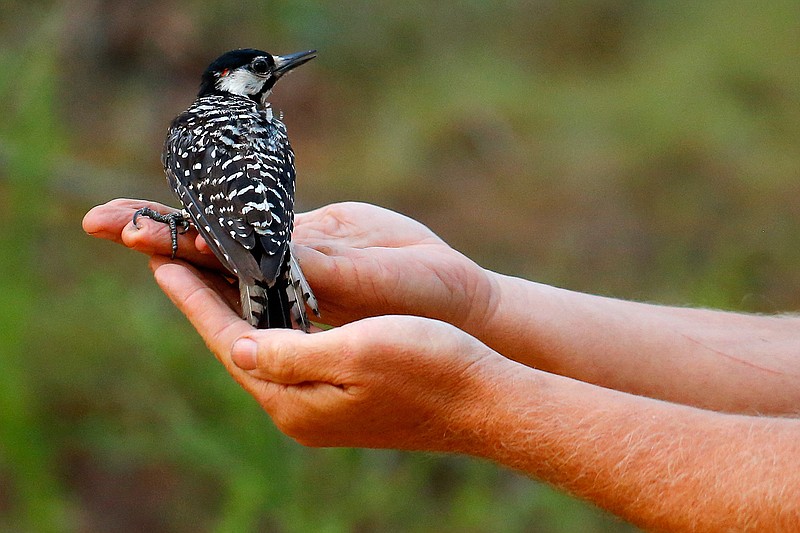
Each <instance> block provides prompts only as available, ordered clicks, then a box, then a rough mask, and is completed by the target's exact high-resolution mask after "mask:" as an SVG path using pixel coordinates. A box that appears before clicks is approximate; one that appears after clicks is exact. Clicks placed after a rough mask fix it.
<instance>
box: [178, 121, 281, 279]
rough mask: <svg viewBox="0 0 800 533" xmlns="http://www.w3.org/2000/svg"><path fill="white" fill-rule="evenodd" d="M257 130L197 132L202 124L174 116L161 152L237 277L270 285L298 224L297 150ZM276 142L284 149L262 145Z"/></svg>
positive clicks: (200, 222)
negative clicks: (244, 134) (248, 133)
mask: <svg viewBox="0 0 800 533" xmlns="http://www.w3.org/2000/svg"><path fill="white" fill-rule="evenodd" d="M232 128H233V130H235V131H236V132H237V133H238V132H239V128H238V126H237V125H236V124H233V125H232ZM257 133H260V134H262V135H260V136H259V137H257V138H251V139H247V138H245V139H240V140H241V141H242V142H236V136H235V135H229V136H225V135H217V136H209V135H203V136H202V138H198V130H197V129H196V128H188V127H184V126H182V125H181V124H180V121H179V120H176V123H175V124H174V125H173V128H172V129H171V131H170V134H169V135H168V136H167V143H166V146H165V151H164V158H163V159H164V167H165V169H166V172H167V176H168V179H169V181H170V183H171V185H172V186H173V189H174V190H175V192H176V193H177V194H178V196H179V197H180V200H181V202H182V203H183V205H184V207H185V208H186V209H187V211H188V212H189V213H190V215H191V216H192V218H193V219H194V222H195V225H196V226H197V229H198V231H199V232H200V233H201V234H202V235H203V237H204V238H205V239H206V241H207V242H208V243H209V246H210V247H211V249H212V251H213V252H214V253H215V255H216V256H217V258H218V259H219V260H220V261H221V262H222V263H223V264H224V265H225V266H226V267H227V268H228V269H229V270H231V271H232V272H233V273H235V274H237V275H238V276H240V277H244V278H251V279H253V280H259V281H264V282H266V283H267V284H270V285H271V284H272V283H273V282H274V281H275V279H276V278H277V277H278V276H279V274H280V271H281V268H282V267H283V265H284V256H285V254H286V252H287V250H288V242H289V238H290V233H291V229H292V222H293V221H292V218H293V217H292V213H293V207H294V206H293V197H294V167H293V157H294V156H293V154H292V152H291V148H290V147H289V146H288V142H285V141H284V144H285V146H278V145H277V144H276V142H275V139H270V135H269V134H268V133H269V131H264V132H257ZM232 139H233V140H232ZM283 139H285V136H283ZM278 140H279V141H280V140H281V139H278ZM270 142H272V144H273V148H280V149H273V150H270V149H269V148H270V146H269V145H267V146H262V145H261V144H259V143H270Z"/></svg>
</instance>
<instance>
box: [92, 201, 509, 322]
mask: <svg viewBox="0 0 800 533" xmlns="http://www.w3.org/2000/svg"><path fill="white" fill-rule="evenodd" d="M141 207H151V208H153V209H155V210H156V211H159V212H161V213H169V212H171V211H174V209H172V208H169V207H166V206H164V205H161V204H157V203H154V202H147V201H144V200H128V199H118V200H113V201H111V202H108V203H107V204H104V205H100V206H97V207H95V208H94V209H92V210H91V211H89V213H87V214H86V216H85V217H84V220H83V227H84V229H85V230H86V232H87V233H89V234H91V235H94V236H97V237H101V238H105V239H109V240H112V241H114V242H118V243H120V244H124V245H125V246H128V247H129V248H132V249H134V250H137V251H140V252H143V253H145V254H148V255H169V254H170V253H171V248H170V236H169V230H168V228H167V226H166V225H164V224H161V223H159V222H154V221H152V220H150V219H147V218H144V217H142V218H140V219H139V220H138V224H137V226H138V227H137V226H134V225H133V223H132V218H133V213H134V212H135V211H136V210H137V209H139V208H141ZM293 239H294V241H293V251H294V253H295V255H296V257H297V258H298V261H299V262H300V264H301V266H302V268H303V271H304V273H305V275H306V277H307V278H308V281H309V283H310V285H311V287H312V289H313V290H314V293H315V295H316V297H317V299H318V301H319V303H320V308H321V312H322V317H321V321H322V322H324V323H326V324H329V325H341V324H345V323H348V322H351V321H354V320H358V319H360V318H365V317H370V316H379V315H385V314H408V315H417V316H422V317H429V318H436V319H439V320H442V321H445V322H449V323H451V324H454V325H456V326H457V327H460V328H462V329H465V330H467V331H478V330H480V325H481V324H482V323H483V322H484V320H485V318H486V316H487V313H490V312H491V309H492V308H493V306H494V303H495V302H493V300H492V298H493V295H494V294H495V293H496V291H494V290H493V287H492V281H491V280H492V278H491V277H490V276H489V275H488V273H487V272H486V271H485V270H483V269H482V268H480V267H479V266H478V265H476V264H475V263H474V262H473V261H471V260H470V259H468V258H467V257H465V256H464V255H462V254H460V253H458V252H457V251H455V250H453V249H452V248H451V247H450V246H448V245H447V244H446V243H445V242H444V241H442V240H441V239H440V238H439V237H437V236H436V235H435V234H434V233H433V232H432V231H431V230H429V229H428V228H427V227H425V226H424V225H422V224H420V223H419V222H416V221H414V220H412V219H410V218H408V217H406V216H403V215H401V214H399V213H395V212H393V211H390V210H388V209H383V208H380V207H377V206H374V205H370V204H363V203H355V202H346V203H339V204H332V205H329V206H326V207H323V208H320V209H317V210H314V211H311V212H309V213H301V214H298V215H297V216H296V220H295V230H294V236H293ZM177 256H178V257H179V258H181V259H185V260H186V261H189V262H191V263H193V264H195V265H198V266H201V267H203V268H206V269H212V270H218V271H220V272H225V270H224V268H223V267H222V265H220V264H219V262H218V261H217V259H216V258H215V257H214V255H213V254H212V253H211V251H210V250H209V248H208V246H207V245H206V243H205V241H204V240H203V239H202V237H200V236H198V234H197V232H196V231H194V230H189V231H188V232H187V233H185V234H182V235H179V242H178V254H177Z"/></svg>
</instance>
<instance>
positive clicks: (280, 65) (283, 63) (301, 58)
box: [272, 50, 317, 77]
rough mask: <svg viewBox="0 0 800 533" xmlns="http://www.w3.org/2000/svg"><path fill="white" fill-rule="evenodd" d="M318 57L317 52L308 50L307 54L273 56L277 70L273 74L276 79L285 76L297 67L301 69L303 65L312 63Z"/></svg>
mask: <svg viewBox="0 0 800 533" xmlns="http://www.w3.org/2000/svg"><path fill="white" fill-rule="evenodd" d="M315 57H317V51H316V50H308V51H306V52H297V53H295V54H289V55H286V56H272V59H274V60H275V70H274V71H273V73H274V74H275V76H276V77H280V76H283V75H284V74H286V73H287V72H289V71H290V70H292V69H293V68H295V67H299V66H300V65H302V64H303V63H306V62H308V61H311V60H312V59H314V58H315Z"/></svg>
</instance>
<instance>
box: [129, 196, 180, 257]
mask: <svg viewBox="0 0 800 533" xmlns="http://www.w3.org/2000/svg"><path fill="white" fill-rule="evenodd" d="M139 217H147V218H149V219H151V220H155V221H156V222H161V223H163V224H167V225H168V226H169V234H170V237H171V238H172V259H175V254H177V253H178V233H186V232H187V231H189V226H190V224H191V223H190V222H189V213H187V212H186V211H174V212H172V213H168V214H166V215H163V214H161V213H159V212H158V211H155V210H153V209H150V208H149V207H142V208H141V209H138V210H137V211H136V212H135V213H134V214H133V225H134V226H136V221H137V220H138V219H139ZM136 227H137V228H138V226H136Z"/></svg>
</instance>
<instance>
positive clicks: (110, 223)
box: [83, 198, 174, 244]
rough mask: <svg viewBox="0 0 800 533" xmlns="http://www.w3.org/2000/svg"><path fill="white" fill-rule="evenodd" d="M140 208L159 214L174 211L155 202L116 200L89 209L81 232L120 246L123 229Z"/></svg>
mask: <svg viewBox="0 0 800 533" xmlns="http://www.w3.org/2000/svg"><path fill="white" fill-rule="evenodd" d="M142 207H149V208H150V209H153V210H155V211H158V212H159V213H169V212H170V211H174V209H171V208H170V207H167V206H165V205H163V204H159V203H157V202H149V201H147V200H131V199H128V198H117V199H116V200H111V201H110V202H107V203H105V204H102V205H98V206H96V207H93V208H92V209H90V210H89V212H88V213H86V215H85V216H84V217H83V230H84V231H85V232H86V233H88V234H89V235H92V236H94V237H99V238H101V239H107V240H110V241H114V242H117V243H120V244H122V237H121V234H122V230H123V228H124V227H125V226H126V225H128V223H129V222H131V220H133V213H135V212H136V210H137V209H140V208H142Z"/></svg>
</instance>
